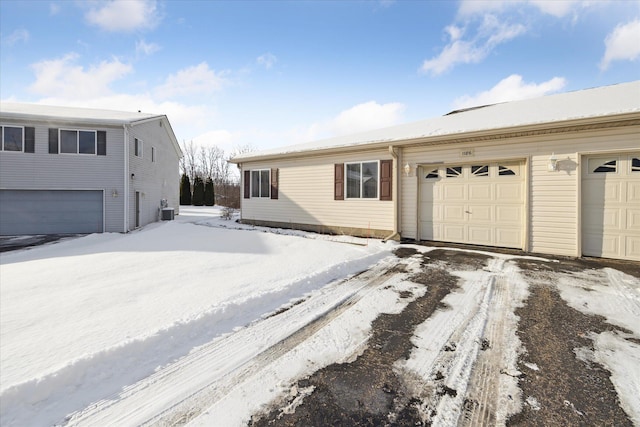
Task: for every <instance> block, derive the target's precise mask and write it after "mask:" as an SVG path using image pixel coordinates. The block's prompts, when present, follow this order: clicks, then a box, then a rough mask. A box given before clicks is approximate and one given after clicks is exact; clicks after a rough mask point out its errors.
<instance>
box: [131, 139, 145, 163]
mask: <svg viewBox="0 0 640 427" xmlns="http://www.w3.org/2000/svg"><path fill="white" fill-rule="evenodd" d="M136 141H137V144H136ZM136 148H139V149H136ZM133 155H134V156H136V157H140V158H141V159H142V158H144V142H142V140H141V139H140V138H133Z"/></svg>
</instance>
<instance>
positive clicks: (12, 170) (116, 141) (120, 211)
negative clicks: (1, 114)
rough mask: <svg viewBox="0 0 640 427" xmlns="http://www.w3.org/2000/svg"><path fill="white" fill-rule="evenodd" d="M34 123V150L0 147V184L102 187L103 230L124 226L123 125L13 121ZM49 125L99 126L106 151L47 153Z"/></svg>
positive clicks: (42, 187)
mask: <svg viewBox="0 0 640 427" xmlns="http://www.w3.org/2000/svg"><path fill="white" fill-rule="evenodd" d="M2 124H6V125H14V126H31V127H35V153H14V152H6V151H0V188H2V189H15V190H63V189H64V190H103V191H104V195H105V206H104V207H105V212H104V216H105V231H107V232H122V231H125V230H124V226H123V224H124V197H123V196H124V194H125V188H124V161H123V155H124V150H123V140H124V129H123V128H121V127H108V128H107V127H91V126H86V125H83V126H75V125H74V124H73V123H62V122H59V123H55V122H53V123H51V122H49V123H45V122H31V123H25V122H16V121H11V120H4V119H3V120H2ZM49 128H64V129H79V130H102V131H106V135H107V155H106V156H97V155H82V154H49Z"/></svg>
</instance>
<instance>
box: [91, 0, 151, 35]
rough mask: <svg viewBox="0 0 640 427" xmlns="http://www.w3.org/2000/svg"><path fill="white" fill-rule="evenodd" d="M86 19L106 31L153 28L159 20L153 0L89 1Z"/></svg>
mask: <svg viewBox="0 0 640 427" xmlns="http://www.w3.org/2000/svg"><path fill="white" fill-rule="evenodd" d="M85 18H86V19H87V21H88V22H89V23H90V24H92V25H96V26H98V27H100V28H102V29H103V30H106V31H113V32H117V31H124V32H129V31H137V30H146V29H149V28H154V27H155V26H156V25H157V24H158V22H159V21H160V14H159V12H158V9H157V4H156V1H155V0H109V1H107V2H100V3H90V9H89V10H88V11H87V13H86V14H85Z"/></svg>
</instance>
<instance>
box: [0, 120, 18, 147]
mask: <svg viewBox="0 0 640 427" xmlns="http://www.w3.org/2000/svg"><path fill="white" fill-rule="evenodd" d="M4 128H20V129H22V150H20V151H13V150H5V149H4ZM0 151H2V152H3V153H24V126H15V125H0Z"/></svg>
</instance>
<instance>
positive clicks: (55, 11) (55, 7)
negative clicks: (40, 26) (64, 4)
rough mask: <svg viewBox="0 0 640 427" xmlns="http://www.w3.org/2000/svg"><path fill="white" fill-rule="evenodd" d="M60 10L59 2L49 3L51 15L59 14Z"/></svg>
mask: <svg viewBox="0 0 640 427" xmlns="http://www.w3.org/2000/svg"><path fill="white" fill-rule="evenodd" d="M59 12H60V5H59V4H58V3H49V15H51V16H53V15H57V14H58V13H59Z"/></svg>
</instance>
